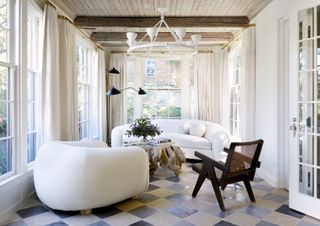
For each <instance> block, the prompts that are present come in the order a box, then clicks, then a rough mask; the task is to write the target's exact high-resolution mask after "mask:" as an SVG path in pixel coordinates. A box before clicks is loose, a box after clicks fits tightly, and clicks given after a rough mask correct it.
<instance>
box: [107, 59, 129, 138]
mask: <svg viewBox="0 0 320 226" xmlns="http://www.w3.org/2000/svg"><path fill="white" fill-rule="evenodd" d="M113 67H114V68H115V69H117V70H118V71H119V72H120V75H119V74H109V87H108V88H110V87H111V86H114V87H115V88H116V89H118V90H121V89H123V88H125V84H126V76H125V75H126V70H127V54H125V53H114V54H111V57H110V69H111V68H113ZM108 71H109V69H108ZM108 98H109V118H108V119H109V120H108V122H109V123H108V133H109V134H111V131H112V129H113V128H114V127H116V126H119V125H122V124H124V123H125V121H126V120H125V116H126V112H125V111H126V109H125V96H124V93H121V94H118V95H114V96H110V97H108Z"/></svg>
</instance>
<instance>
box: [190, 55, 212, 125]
mask: <svg viewBox="0 0 320 226" xmlns="http://www.w3.org/2000/svg"><path fill="white" fill-rule="evenodd" d="M194 68H195V76H196V79H195V80H196V84H195V85H196V98H195V99H196V108H197V110H196V111H197V118H198V119H200V120H205V121H210V122H214V111H215V110H214V61H213V54H212V53H199V54H197V55H196V56H195V63H194Z"/></svg>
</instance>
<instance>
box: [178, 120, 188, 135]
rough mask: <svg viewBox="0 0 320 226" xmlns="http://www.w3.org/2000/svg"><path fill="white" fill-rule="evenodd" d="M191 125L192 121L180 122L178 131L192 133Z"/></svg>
mask: <svg viewBox="0 0 320 226" xmlns="http://www.w3.org/2000/svg"><path fill="white" fill-rule="evenodd" d="M190 126H191V123H190V122H183V123H181V124H179V126H178V128H177V131H178V133H182V134H189V133H190Z"/></svg>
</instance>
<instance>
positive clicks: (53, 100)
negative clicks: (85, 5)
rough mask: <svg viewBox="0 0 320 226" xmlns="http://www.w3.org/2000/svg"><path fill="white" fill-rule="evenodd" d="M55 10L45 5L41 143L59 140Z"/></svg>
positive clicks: (57, 52) (57, 46)
mask: <svg viewBox="0 0 320 226" xmlns="http://www.w3.org/2000/svg"><path fill="white" fill-rule="evenodd" d="M57 16H58V15H57V12H56V10H55V9H54V8H53V7H52V6H50V5H48V4H46V6H45V11H44V42H43V57H42V60H43V62H42V76H41V91H40V92H41V95H40V97H41V111H40V117H41V120H40V121H41V122H42V123H41V125H40V129H41V142H42V143H44V142H47V141H50V140H58V139H60V112H61V110H62V109H61V108H60V69H59V56H60V54H59V36H58V35H59V30H58V19H57Z"/></svg>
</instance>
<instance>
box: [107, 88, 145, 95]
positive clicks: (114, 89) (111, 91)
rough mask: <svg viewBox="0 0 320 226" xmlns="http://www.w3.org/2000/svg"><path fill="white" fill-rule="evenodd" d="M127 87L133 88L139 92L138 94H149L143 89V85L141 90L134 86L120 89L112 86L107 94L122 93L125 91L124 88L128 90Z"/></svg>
mask: <svg viewBox="0 0 320 226" xmlns="http://www.w3.org/2000/svg"><path fill="white" fill-rule="evenodd" d="M127 89H133V90H134V91H136V92H137V93H138V95H145V94H147V92H146V91H144V90H143V89H141V87H139V90H136V89H135V88H133V87H127V88H124V89H121V90H118V89H116V88H114V86H112V87H111V88H110V89H109V90H108V92H107V95H108V96H113V95H118V94H120V93H121V91H124V90H127Z"/></svg>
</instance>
